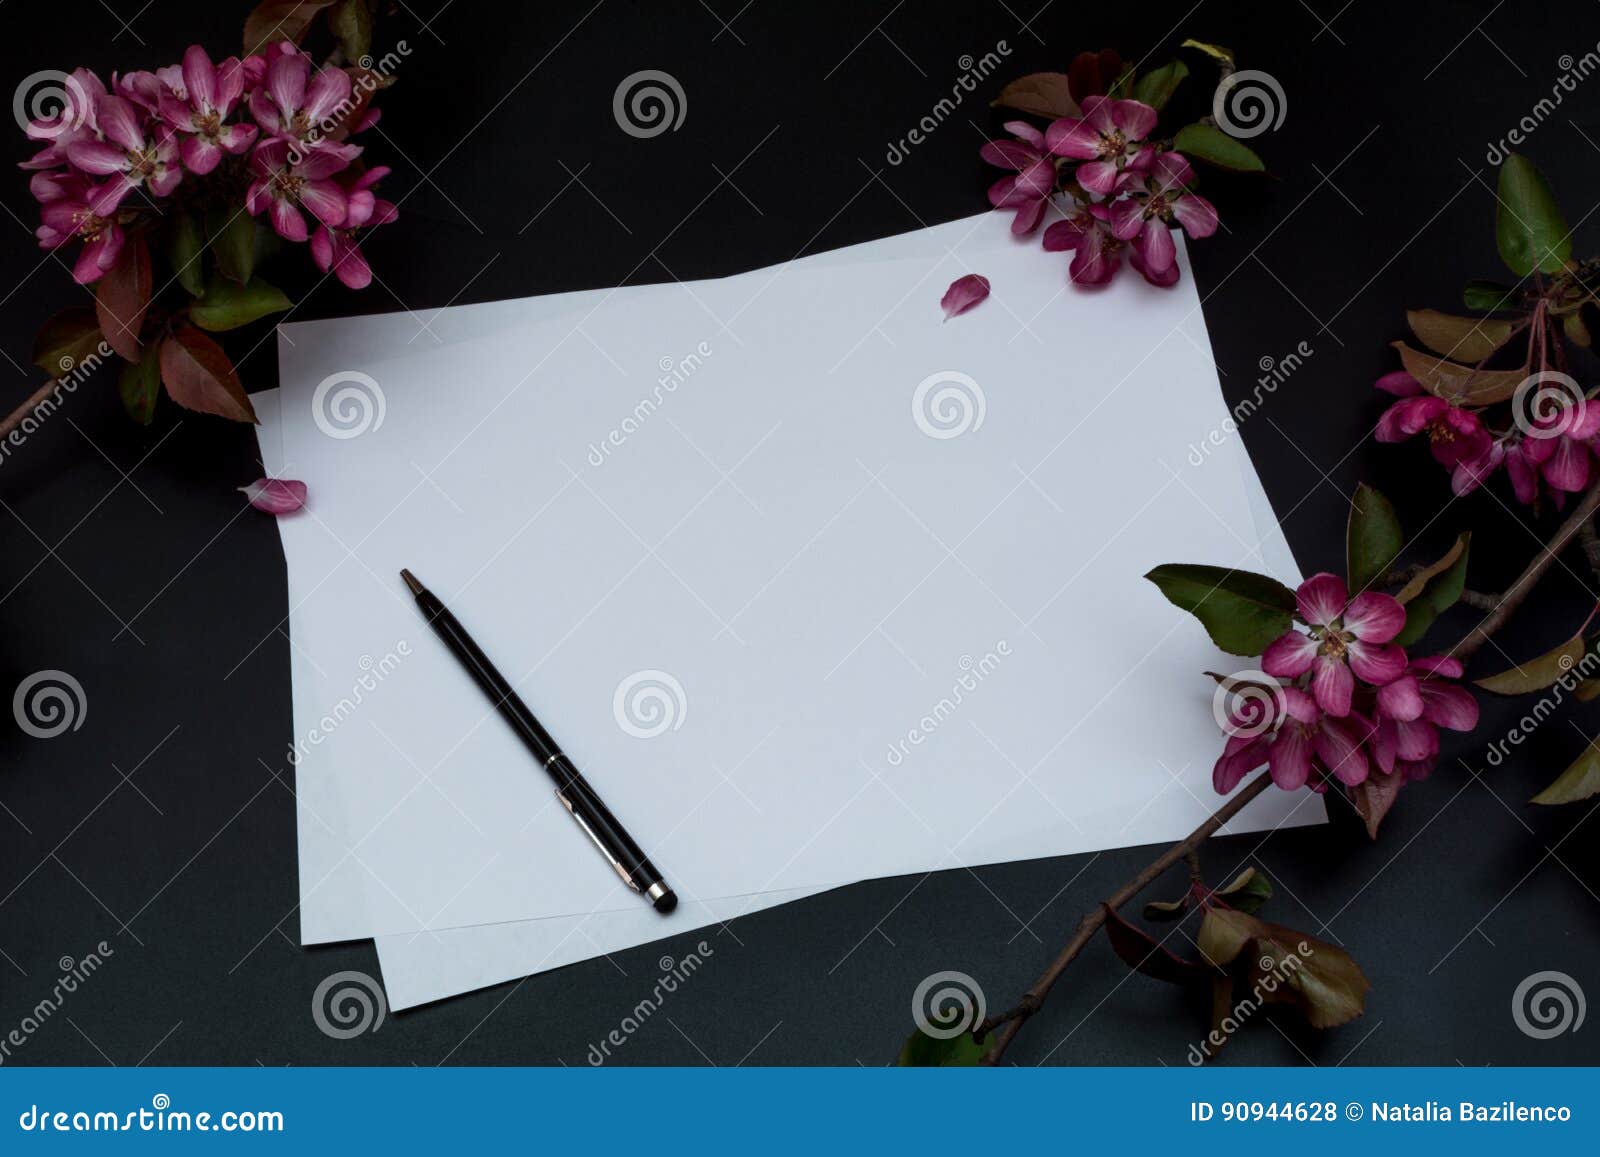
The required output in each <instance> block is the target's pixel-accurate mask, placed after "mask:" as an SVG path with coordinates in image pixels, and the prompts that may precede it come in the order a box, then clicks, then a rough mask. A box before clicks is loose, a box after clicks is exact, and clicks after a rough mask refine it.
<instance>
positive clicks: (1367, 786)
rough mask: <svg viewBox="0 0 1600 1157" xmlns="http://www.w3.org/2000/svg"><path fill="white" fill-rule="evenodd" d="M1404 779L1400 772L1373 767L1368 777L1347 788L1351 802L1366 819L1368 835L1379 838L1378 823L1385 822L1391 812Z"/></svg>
mask: <svg viewBox="0 0 1600 1157" xmlns="http://www.w3.org/2000/svg"><path fill="white" fill-rule="evenodd" d="M1403 779H1404V777H1403V776H1401V775H1400V774H1398V773H1396V774H1394V775H1384V774H1383V773H1382V772H1380V771H1378V770H1377V769H1373V773H1372V774H1371V775H1369V776H1367V778H1366V779H1364V780H1362V781H1361V782H1360V783H1358V784H1356V785H1355V786H1354V787H1347V788H1345V791H1346V792H1348V793H1349V795H1350V802H1351V803H1353V804H1355V805H1356V812H1357V813H1358V814H1359V815H1360V816H1361V818H1362V819H1363V820H1365V821H1366V823H1367V835H1368V836H1370V837H1371V838H1372V839H1377V838H1378V825H1379V824H1381V823H1382V822H1383V817H1384V816H1386V815H1388V814H1389V809H1390V808H1392V807H1393V806H1394V801H1395V800H1396V799H1397V798H1398V797H1399V795H1400V788H1401V787H1402V786H1403V783H1402V780H1403Z"/></svg>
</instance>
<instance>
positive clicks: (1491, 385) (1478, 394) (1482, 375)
mask: <svg viewBox="0 0 1600 1157" xmlns="http://www.w3.org/2000/svg"><path fill="white" fill-rule="evenodd" d="M1389 344H1390V345H1392V346H1394V348H1395V349H1397V350H1399V351H1400V364H1401V365H1402V366H1404V367H1405V370H1406V373H1408V374H1410V375H1411V376H1412V377H1414V378H1416V379H1417V381H1419V382H1421V383H1422V388H1423V389H1425V390H1427V391H1428V393H1430V394H1432V395H1434V397H1437V398H1443V399H1444V400H1445V401H1447V402H1452V403H1454V404H1455V405H1458V406H1487V405H1490V404H1491V403H1494V402H1503V401H1505V400H1506V399H1507V398H1509V397H1511V395H1512V394H1514V393H1516V392H1517V387H1518V386H1520V385H1521V384H1522V383H1523V382H1524V381H1525V380H1527V377H1528V375H1527V374H1526V373H1524V372H1523V371H1522V370H1477V371H1474V370H1473V368H1472V367H1471V366H1464V365H1461V364H1460V363H1459V362H1452V361H1446V360H1445V359H1444V358H1436V357H1434V356H1433V355H1432V354H1425V353H1423V352H1422V351H1421V350H1417V349H1412V348H1411V347H1410V346H1408V345H1407V344H1406V343H1405V342H1403V341H1395V342H1390V343H1389Z"/></svg>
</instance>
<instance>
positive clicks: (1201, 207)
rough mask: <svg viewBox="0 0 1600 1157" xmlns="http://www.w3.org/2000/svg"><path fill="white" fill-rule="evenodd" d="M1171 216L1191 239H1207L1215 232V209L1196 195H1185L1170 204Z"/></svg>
mask: <svg viewBox="0 0 1600 1157" xmlns="http://www.w3.org/2000/svg"><path fill="white" fill-rule="evenodd" d="M1172 215H1173V216H1174V217H1176V218H1177V219H1178V224H1180V225H1182V226H1183V228H1184V231H1185V232H1187V233H1188V234H1189V236H1191V237H1209V236H1211V235H1212V234H1213V233H1215V232H1216V231H1217V209H1216V206H1215V205H1213V204H1212V203H1211V202H1210V201H1207V200H1206V199H1205V198H1204V197H1202V196H1200V195H1199V194H1198V193H1185V194H1184V195H1183V196H1181V197H1179V198H1178V199H1177V200H1176V201H1174V202H1173V203H1172Z"/></svg>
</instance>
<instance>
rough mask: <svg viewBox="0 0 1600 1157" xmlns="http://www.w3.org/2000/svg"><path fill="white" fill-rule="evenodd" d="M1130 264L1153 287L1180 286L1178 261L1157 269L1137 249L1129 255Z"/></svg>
mask: <svg viewBox="0 0 1600 1157" xmlns="http://www.w3.org/2000/svg"><path fill="white" fill-rule="evenodd" d="M1128 264H1130V265H1132V266H1133V267H1134V268H1135V269H1137V270H1138V271H1139V275H1140V276H1141V277H1143V278H1144V279H1145V280H1146V281H1148V282H1149V283H1150V284H1151V285H1155V286H1159V287H1161V288H1162V289H1166V288H1168V287H1169V286H1173V285H1176V284H1178V263H1177V262H1176V261H1173V262H1171V263H1170V264H1168V265H1165V266H1162V267H1161V268H1155V267H1153V266H1152V265H1151V264H1150V263H1149V262H1148V261H1146V260H1145V259H1144V255H1143V254H1142V253H1140V252H1139V250H1138V249H1135V250H1134V251H1133V252H1132V253H1130V254H1129V255H1128Z"/></svg>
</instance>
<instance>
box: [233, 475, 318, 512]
mask: <svg viewBox="0 0 1600 1157" xmlns="http://www.w3.org/2000/svg"><path fill="white" fill-rule="evenodd" d="M239 489H240V490H241V491H242V492H243V493H244V496H245V497H246V498H247V499H249V500H250V505H251V506H254V507H255V508H256V509H257V510H264V511H266V512H267V513H268V514H289V513H291V512H293V511H296V510H299V509H300V508H301V507H302V506H304V505H305V504H306V484H305V483H304V482H296V481H293V480H291V479H288V478H258V479H256V480H255V481H254V482H252V483H250V485H248V486H241V487H239Z"/></svg>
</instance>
